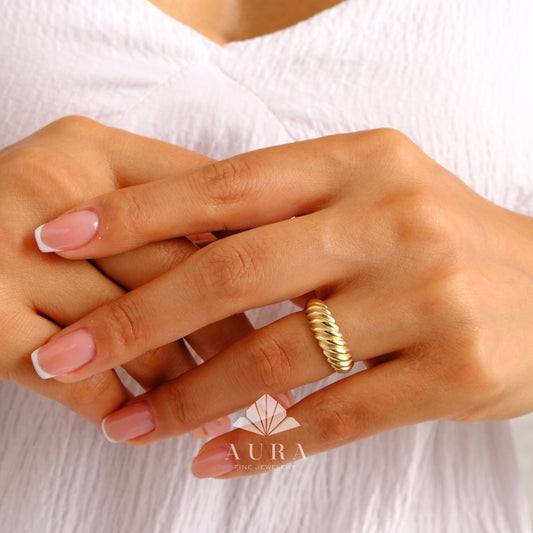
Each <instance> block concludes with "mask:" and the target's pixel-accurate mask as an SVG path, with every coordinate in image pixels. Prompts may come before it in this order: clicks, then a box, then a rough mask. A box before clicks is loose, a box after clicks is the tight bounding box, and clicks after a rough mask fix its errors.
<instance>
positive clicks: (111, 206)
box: [101, 188, 149, 242]
mask: <svg viewBox="0 0 533 533" xmlns="http://www.w3.org/2000/svg"><path fill="white" fill-rule="evenodd" d="M101 203H102V209H103V210H105V211H106V212H108V213H109V216H110V217H111V218H110V219H111V220H113V219H116V218H120V228H121V232H123V235H124V236H127V238H128V240H132V241H133V242H135V241H136V240H137V239H139V236H140V235H143V234H144V233H146V228H147V227H149V215H148V209H147V205H146V201H145V200H144V199H143V198H142V197H141V196H140V195H139V194H137V190H136V189H135V188H133V189H129V188H125V189H122V190H121V191H120V194H119V195H113V194H111V195H108V196H106V197H105V198H102V200H101ZM117 213H119V215H118V217H117Z"/></svg>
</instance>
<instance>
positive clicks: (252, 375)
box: [109, 295, 418, 443]
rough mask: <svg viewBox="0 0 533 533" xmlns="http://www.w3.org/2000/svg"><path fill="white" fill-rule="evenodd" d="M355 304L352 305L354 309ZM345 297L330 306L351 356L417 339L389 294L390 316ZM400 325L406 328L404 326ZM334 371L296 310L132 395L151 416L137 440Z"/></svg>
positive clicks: (116, 416)
mask: <svg viewBox="0 0 533 533" xmlns="http://www.w3.org/2000/svg"><path fill="white" fill-rule="evenodd" d="M383 299H385V298H383ZM353 301H357V303H358V305H357V307H355V308H354V306H353V304H352V303H351V302H353ZM351 302H350V303H348V298H347V297H346V295H342V296H340V297H335V298H332V299H331V300H330V301H328V306H329V308H330V310H331V311H332V314H333V315H334V316H336V320H337V323H338V325H339V328H340V329H341V332H342V333H343V336H344V338H345V340H346V342H347V345H348V347H349V348H350V352H351V354H352V357H353V359H354V360H356V361H362V360H366V359H368V358H370V357H373V356H375V355H377V354H383V353H390V352H394V351H400V348H401V347H402V346H406V343H407V342H408V341H409V340H410V339H409V338H408V337H407V336H408V335H410V336H411V337H412V339H415V340H416V338H417V335H418V331H416V325H415V324H410V325H408V324H407V323H406V321H405V320H402V315H403V313H404V312H405V307H402V306H401V305H394V304H396V302H391V301H390V299H389V301H388V303H390V304H392V307H393V308H395V313H391V314H384V313H382V312H381V304H382V301H380V300H378V301H373V302H372V303H371V302H370V301H368V300H365V299H360V300H357V299H354V298H353V295H352V299H351ZM343 309H344V312H343V311H342V310H343ZM348 310H349V311H348ZM347 311H348V312H347ZM389 319H391V320H392V324H393V325H391V322H390V321H389ZM394 324H395V325H394ZM406 326H408V327H411V328H412V331H411V332H408V331H406ZM413 342H414V340H413ZM332 371H333V370H332V367H331V366H330V364H329V363H328V361H327V359H326V358H325V356H324V354H323V353H322V350H321V348H320V347H319V345H318V343H317V341H316V339H315V337H314V335H313V334H312V332H311V330H310V328H309V326H308V323H307V319H306V318H305V315H304V313H302V312H299V313H295V314H293V315H290V316H288V317H285V318H283V319H281V320H279V321H277V322H275V323H273V324H270V325H268V326H266V327H264V328H262V329H260V330H257V331H256V332H254V333H253V334H251V335H249V336H248V337H246V338H245V339H242V340H241V341H239V342H237V343H236V344H235V345H234V346H231V347H230V348H228V349H227V350H225V351H224V352H223V353H221V354H219V355H217V356H216V357H214V358H213V359H211V360H210V361H208V362H206V363H204V364H203V365H201V366H200V367H198V368H196V369H194V370H191V371H190V372H188V373H187V374H185V375H183V376H180V377H179V378H178V379H176V380H174V381H172V382H168V383H165V384H163V385H161V386H160V387H158V388H157V389H154V390H152V391H150V392H148V393H147V394H145V395H143V397H142V398H137V399H136V401H139V402H143V403H144V405H145V407H146V409H147V410H149V411H150V412H151V413H152V415H151V416H152V419H153V421H154V427H153V428H152V432H151V433H150V435H147V436H145V437H143V436H140V435H135V437H141V438H140V439H138V441H137V442H139V443H145V442H153V441H155V440H158V439H162V438H167V437H170V436H172V435H176V434H180V433H183V432H185V431H189V430H190V429H191V428H193V427H197V426H200V425H202V424H204V423H205V422H207V421H209V420H214V419H217V418H219V417H220V416H222V415H224V414H229V413H232V412H235V411H237V410H239V409H241V408H243V407H247V406H249V405H250V404H251V403H253V402H254V401H255V400H256V399H257V398H258V397H259V396H261V395H263V394H266V393H268V394H270V395H271V396H276V395H278V394H280V393H282V392H283V391H286V390H290V389H293V388H296V387H299V386H301V385H304V384H306V383H312V382H315V381H317V380H319V379H322V378H324V377H326V376H328V375H329V374H331V373H332ZM198 398H201V399H202V401H201V402H199V401H198ZM137 408H139V407H137ZM128 412H129V408H128V407H127V406H126V407H125V408H124V409H123V410H120V411H118V412H116V413H113V414H112V415H110V417H109V419H110V420H111V422H116V421H117V420H122V419H123V418H127V416H128ZM126 429H128V433H126V434H125V435H122V436H121V435H118V434H117V433H114V434H113V439H114V440H124V439H123V438H121V437H124V436H126V437H128V438H132V434H131V432H130V430H129V428H126ZM110 431H111V432H113V428H112V429H111V430H110Z"/></svg>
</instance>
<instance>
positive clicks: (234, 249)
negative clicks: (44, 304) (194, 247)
mask: <svg viewBox="0 0 533 533" xmlns="http://www.w3.org/2000/svg"><path fill="white" fill-rule="evenodd" d="M199 253H200V252H199ZM198 273H199V275H200V276H201V278H202V283H203V285H204V287H205V288H206V289H207V290H208V291H209V292H210V293H211V294H214V295H215V296H219V297H221V298H224V299H226V300H236V301H238V300H240V299H241V298H243V297H244V296H245V295H246V294H247V293H248V292H249V288H250V287H251V286H253V285H254V284H255V283H257V281H258V280H259V278H260V267H259V261H258V259H257V258H256V255H255V254H254V253H253V251H252V250H251V249H250V248H249V247H248V246H247V245H246V244H244V243H243V242H242V239H237V238H231V237H230V238H227V239H223V240H221V241H218V242H216V243H213V244H212V245H211V246H210V247H208V248H205V253H204V254H203V258H202V259H201V265H200V268H199V269H198Z"/></svg>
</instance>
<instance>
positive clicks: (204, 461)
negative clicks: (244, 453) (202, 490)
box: [191, 447, 235, 477]
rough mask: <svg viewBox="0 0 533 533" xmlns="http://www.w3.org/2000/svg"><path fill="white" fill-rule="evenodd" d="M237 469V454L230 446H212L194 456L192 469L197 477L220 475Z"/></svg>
mask: <svg viewBox="0 0 533 533" xmlns="http://www.w3.org/2000/svg"><path fill="white" fill-rule="evenodd" d="M234 470H235V456H234V455H233V454H231V453H230V450H229V449H228V448H221V447H217V448H211V449H210V450H207V451H205V452H202V453H200V455H198V456H197V457H195V458H194V460H193V462H192V465H191V471H192V473H193V474H194V475H195V476H196V477H218V476H223V475H224V474H229V473H230V472H233V471H234Z"/></svg>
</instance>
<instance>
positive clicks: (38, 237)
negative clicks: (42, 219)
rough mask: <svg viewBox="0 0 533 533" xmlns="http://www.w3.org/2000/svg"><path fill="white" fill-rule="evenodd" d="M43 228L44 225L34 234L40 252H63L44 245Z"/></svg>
mask: <svg viewBox="0 0 533 533" xmlns="http://www.w3.org/2000/svg"><path fill="white" fill-rule="evenodd" d="M43 227H44V224H41V225H40V226H39V227H38V228H37V229H36V230H35V232H34V235H35V242H36V243H37V246H38V247H39V250H41V252H44V253H50V252H60V251H61V250H60V249H59V248H51V247H50V246H48V245H46V244H44V242H43V239H42V237H41V232H42V230H43Z"/></svg>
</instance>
